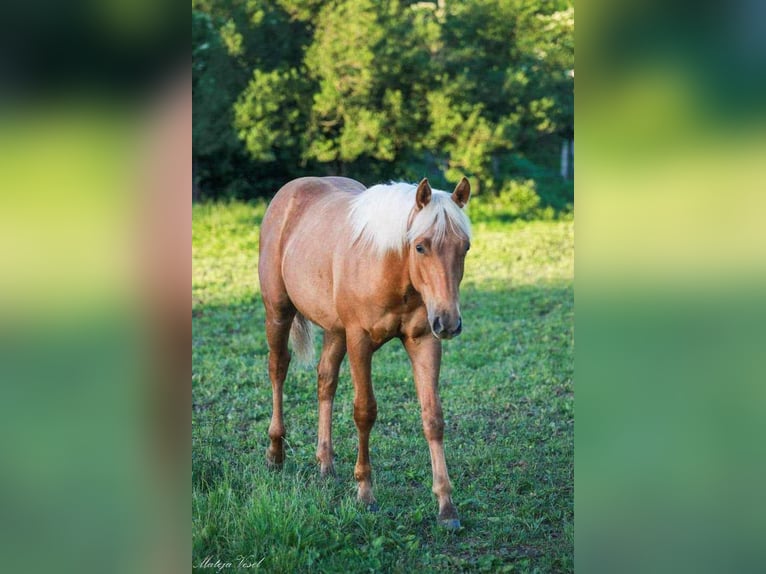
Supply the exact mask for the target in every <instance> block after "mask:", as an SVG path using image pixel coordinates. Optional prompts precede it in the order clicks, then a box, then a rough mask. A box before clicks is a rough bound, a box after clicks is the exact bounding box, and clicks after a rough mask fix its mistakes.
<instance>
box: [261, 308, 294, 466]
mask: <svg viewBox="0 0 766 574" xmlns="http://www.w3.org/2000/svg"><path fill="white" fill-rule="evenodd" d="M294 317H295V308H294V307H293V306H292V305H289V306H288V305H284V306H281V307H279V308H274V307H271V306H269V305H266V338H267V340H268V343H269V378H270V379H271V394H272V401H273V404H272V412H271V424H270V425H269V438H270V439H271V445H270V446H269V448H268V450H267V452H266V459H267V461H268V462H269V463H270V464H273V465H281V464H282V462H284V460H285V448H284V444H283V442H284V438H285V423H284V419H283V416H282V388H283V386H284V382H285V377H286V376H287V368H288V367H289V365H290V352H289V351H288V350H287V341H288V339H289V336H290V326H291V325H292V322H293V318H294Z"/></svg>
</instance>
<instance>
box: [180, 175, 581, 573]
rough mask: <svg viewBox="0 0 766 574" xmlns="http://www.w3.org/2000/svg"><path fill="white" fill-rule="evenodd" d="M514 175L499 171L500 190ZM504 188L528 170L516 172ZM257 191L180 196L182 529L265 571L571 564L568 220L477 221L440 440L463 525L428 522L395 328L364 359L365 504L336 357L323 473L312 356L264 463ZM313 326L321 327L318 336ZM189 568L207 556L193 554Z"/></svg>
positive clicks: (291, 391)
mask: <svg viewBox="0 0 766 574" xmlns="http://www.w3.org/2000/svg"><path fill="white" fill-rule="evenodd" d="M510 189H511V188H510V187H509V190H510ZM514 189H515V192H514V193H515V194H516V195H518V196H521V197H528V196H525V195H524V194H525V193H527V192H525V191H522V190H527V191H529V190H531V189H532V188H531V187H530V186H529V185H528V184H526V183H524V182H521V183H519V184H517V186H516V187H515V188H514ZM264 211H265V205H264V204H263V203H261V202H259V203H257V204H244V203H240V202H233V203H230V204H222V203H201V204H196V205H195V206H194V207H193V227H192V257H193V275H192V295H193V305H192V322H193V344H192V398H193V409H194V410H193V416H192V438H193V457H192V489H193V498H192V520H193V521H192V544H193V556H192V559H193V564H194V566H199V564H200V562H201V561H202V560H204V559H205V558H206V557H211V559H212V561H213V562H214V561H215V560H216V559H220V560H221V561H222V562H225V561H230V562H232V564H233V565H232V568H231V569H227V570H226V571H237V572H250V571H253V568H245V567H237V562H238V557H239V556H242V557H243V558H246V559H247V560H249V561H251V562H259V561H262V562H261V563H260V568H261V570H262V571H265V572H401V573H409V572H442V571H447V572H465V571H471V572H515V571H521V572H535V571H537V572H567V571H572V569H573V537H574V527H573V525H574V509H573V501H574V498H573V471H574V467H573V460H574V448H573V447H574V443H573V436H574V424H573V422H574V415H573V408H574V397H573V388H574V380H573V377H574V363H573V361H574V331H573V330H574V323H573V316H574V292H573V286H572V278H573V274H574V268H573V263H574V262H573V253H574V237H573V224H572V222H569V221H554V222H542V221H533V222H524V221H517V222H515V223H513V224H507V223H503V222H502V221H497V220H492V221H489V220H487V221H483V220H480V221H477V222H475V225H474V241H473V242H472V248H471V251H470V254H469V256H468V258H467V260H466V270H465V278H464V281H463V287H462V289H461V308H462V310H463V319H464V321H465V331H464V332H463V334H462V335H461V336H460V337H457V338H456V339H454V340H452V341H449V342H447V343H445V352H444V360H443V363H442V376H441V381H440V385H441V397H442V403H443V406H444V412H445V418H446V421H445V422H446V433H445V434H446V436H445V448H446V453H447V461H448V464H449V470H450V475H451V478H452V482H453V484H454V487H455V491H454V499H455V503H456V505H457V508H458V511H459V512H460V514H461V521H462V523H463V529H462V530H460V531H459V532H456V533H450V532H444V531H442V530H440V529H438V528H437V527H436V525H435V519H436V512H437V508H436V502H435V498H434V497H433V495H432V493H431V492H430V488H431V469H430V461H429V455H428V447H427V444H426V441H425V439H424V438H423V433H422V427H421V420H420V409H419V405H418V402H417V398H416V395H415V389H414V385H413V382H412V373H411V368H410V365H409V361H408V360H407V356H406V354H405V353H404V351H403V349H402V347H401V345H399V344H398V342H397V341H392V342H390V343H389V344H387V345H385V346H384V347H383V348H382V349H380V350H379V351H378V352H377V353H376V354H375V357H374V359H373V378H374V381H375V393H376V396H377V400H378V405H379V414H378V421H377V423H376V425H375V427H374V429H373V431H372V438H371V454H372V461H373V465H374V467H373V472H374V481H375V494H376V497H377V499H378V502H379V503H380V507H381V510H380V512H378V513H368V512H365V511H364V510H363V509H362V508H360V507H359V506H357V504H356V502H355V482H354V479H353V468H354V461H355V456H356V429H355V426H354V422H353V391H352V385H351V381H350V377H349V373H348V362H347V361H344V364H343V366H342V368H341V375H340V381H339V385H338V393H337V397H336V401H335V413H334V418H333V424H334V438H335V450H336V463H335V465H336V470H337V472H338V478H337V480H335V481H333V480H330V481H322V480H321V479H320V478H319V476H318V469H317V465H316V462H315V459H314V451H315V446H316V431H317V429H316V425H317V415H316V409H317V401H316V373H315V371H314V370H313V369H306V368H300V367H299V366H296V365H293V366H292V367H291V369H290V372H289V374H288V378H287V382H286V384H285V403H284V404H285V407H284V408H285V422H286V425H287V445H288V446H287V457H288V458H287V461H286V463H285V467H284V469H283V470H282V471H281V472H272V471H270V470H268V469H267V468H266V465H265V456H264V455H265V448H266V446H267V444H268V437H267V429H268V425H269V417H270V411H271V385H270V383H269V379H268V374H267V372H268V370H267V345H266V338H265V334H264V330H263V321H264V313H263V306H262V304H261V302H260V300H259V295H258V288H257V285H258V282H257V273H256V267H257V252H258V224H259V222H260V221H261V218H262V217H263V213H264ZM317 344H319V342H317ZM199 571H207V570H203V569H201V568H199Z"/></svg>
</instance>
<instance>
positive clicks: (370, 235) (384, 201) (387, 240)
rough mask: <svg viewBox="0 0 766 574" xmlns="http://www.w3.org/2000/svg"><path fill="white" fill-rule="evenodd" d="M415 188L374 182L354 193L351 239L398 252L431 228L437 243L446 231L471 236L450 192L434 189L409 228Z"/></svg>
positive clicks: (375, 249) (380, 250)
mask: <svg viewBox="0 0 766 574" xmlns="http://www.w3.org/2000/svg"><path fill="white" fill-rule="evenodd" d="M416 190H417V186H416V185H413V184H410V183H389V184H381V185H374V186H372V187H370V188H369V189H366V190H365V191H363V192H362V193H360V194H359V195H357V196H356V197H355V198H354V199H353V200H352V203H351V211H350V213H349V218H350V219H349V221H350V223H351V228H352V237H351V239H352V241H354V242H355V241H359V242H360V244H362V245H363V246H366V247H369V248H370V249H371V250H372V251H373V252H374V253H376V254H377V255H383V254H385V253H387V252H389V251H394V252H399V253H400V252H401V251H402V249H403V248H404V247H405V246H406V245H407V244H409V243H410V242H411V241H412V240H413V239H415V238H416V237H419V236H420V235H423V234H424V233H426V232H427V231H428V230H431V229H432V231H433V240H434V242H435V243H437V244H438V243H439V242H440V241H442V240H443V239H444V238H445V237H446V235H447V234H448V233H455V234H458V235H460V236H462V237H465V238H466V239H470V238H471V224H470V222H469V221H468V216H466V214H465V213H464V212H463V210H462V209H461V208H460V207H459V206H458V205H457V203H455V202H454V201H453V200H452V197H451V196H450V194H449V193H447V192H445V191H439V190H437V189H434V190H432V194H431V201H430V202H429V203H428V205H426V206H425V207H424V208H423V209H421V210H420V211H418V212H417V213H416V214H415V216H414V218H413V220H412V224H411V226H410V229H409V230H408V229H407V223H408V219H409V217H410V214H411V213H412V209H413V207H414V206H415V191H416Z"/></svg>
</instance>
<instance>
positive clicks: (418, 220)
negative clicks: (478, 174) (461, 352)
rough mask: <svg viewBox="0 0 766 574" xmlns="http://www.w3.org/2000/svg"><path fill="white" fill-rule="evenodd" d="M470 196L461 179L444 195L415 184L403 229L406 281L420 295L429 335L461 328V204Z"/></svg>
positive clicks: (464, 236)
mask: <svg viewBox="0 0 766 574" xmlns="http://www.w3.org/2000/svg"><path fill="white" fill-rule="evenodd" d="M470 196H471V186H470V184H469V183H468V180H467V179H466V178H463V179H462V180H461V181H460V183H459V184H457V187H456V188H455V191H454V192H453V193H452V194H451V195H449V194H446V193H444V192H438V191H437V192H432V191H431V186H430V185H429V184H428V180H427V179H424V180H423V181H421V182H420V185H418V188H417V192H416V194H415V202H416V204H415V207H414V212H413V216H412V223H411V225H410V228H409V231H408V240H409V241H408V249H409V271H410V280H411V281H412V285H413V287H414V288H415V290H417V291H418V293H420V295H421V296H422V297H423V301H424V302H425V304H426V310H427V311H428V323H429V325H430V326H431V331H432V332H433V334H434V336H435V337H437V338H439V339H449V338H452V337H455V336H457V335H459V334H460V332H461V331H462V330H463V320H462V318H461V316H460V281H461V280H462V278H463V265H464V263H465V256H466V253H467V252H468V249H469V247H470V238H471V234H470V226H469V224H468V218H467V217H466V216H465V215H464V214H463V212H462V208H463V207H464V206H465V205H466V203H468V199H469V197H470Z"/></svg>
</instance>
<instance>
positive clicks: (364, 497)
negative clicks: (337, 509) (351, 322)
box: [346, 331, 378, 510]
mask: <svg viewBox="0 0 766 574" xmlns="http://www.w3.org/2000/svg"><path fill="white" fill-rule="evenodd" d="M346 346H347V348H348V359H349V363H350V366H351V380H352V382H353V384H354V422H355V423H356V429H357V432H358V434H359V451H358V454H357V459H356V467H355V468H354V478H355V479H356V481H357V484H358V491H357V498H358V499H359V501H360V502H363V503H364V504H365V505H366V506H367V507H368V508H370V509H371V510H374V509H376V508H377V505H376V502H375V497H374V496H373V495H372V465H371V464H370V431H371V430H372V425H374V424H375V419H376V418H377V416H378V405H377V402H376V401H375V394H374V393H373V391H372V379H371V368H372V352H373V346H372V342H371V341H370V339H369V336H368V335H367V333H365V332H363V331H357V332H352V331H349V332H348V333H347V336H346Z"/></svg>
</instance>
